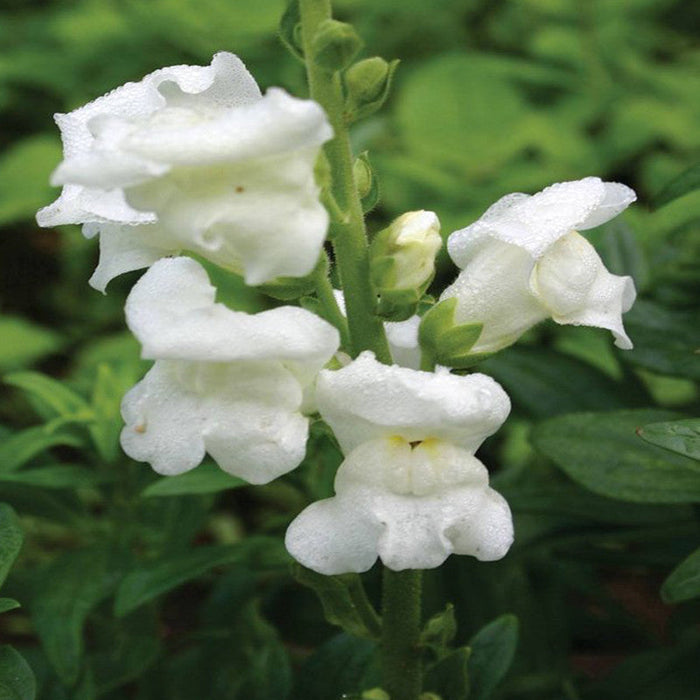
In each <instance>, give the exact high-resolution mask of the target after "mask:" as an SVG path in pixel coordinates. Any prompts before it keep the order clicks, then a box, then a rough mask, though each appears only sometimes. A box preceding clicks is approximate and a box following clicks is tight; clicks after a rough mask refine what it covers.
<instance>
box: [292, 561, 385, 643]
mask: <svg viewBox="0 0 700 700" xmlns="http://www.w3.org/2000/svg"><path fill="white" fill-rule="evenodd" d="M294 578H296V580H297V581H299V582H300V583H303V584H304V585H305V586H308V587H309V588H311V589H313V590H314V592H315V593H316V595H317V596H318V597H319V599H320V601H321V605H322V606H323V613H324V615H325V618H326V620H327V621H328V622H330V623H331V624H332V625H338V626H339V627H342V628H343V630H345V631H346V632H348V633H349V634H352V635H354V636H356V637H365V638H367V639H379V637H380V635H381V622H380V620H379V617H378V616H377V614H376V612H375V611H374V609H373V608H372V606H371V604H370V603H369V601H368V600H367V597H366V595H365V591H364V588H363V586H362V580H361V579H360V577H359V576H358V575H357V574H345V575H343V576H324V575H322V574H318V573H316V572H315V571H312V570H311V569H307V568H305V567H303V566H301V565H300V564H296V565H295V566H294Z"/></svg>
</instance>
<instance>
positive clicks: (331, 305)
mask: <svg viewBox="0 0 700 700" xmlns="http://www.w3.org/2000/svg"><path fill="white" fill-rule="evenodd" d="M325 267H326V266H325V265H324V266H323V267H318V268H317V269H316V273H315V274H316V296H317V297H318V300H319V302H320V303H321V306H322V307H323V313H324V316H325V319H326V320H327V321H329V322H330V323H332V324H333V325H334V326H335V327H336V328H337V329H338V331H339V332H340V345H341V347H342V348H349V347H350V332H349V330H348V321H347V319H346V318H345V316H344V315H343V312H342V311H341V310H340V307H339V306H338V302H337V301H336V300H335V295H334V294H333V285H332V284H331V281H330V280H329V279H328V274H327V273H326V269H325Z"/></svg>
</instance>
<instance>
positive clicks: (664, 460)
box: [533, 410, 700, 503]
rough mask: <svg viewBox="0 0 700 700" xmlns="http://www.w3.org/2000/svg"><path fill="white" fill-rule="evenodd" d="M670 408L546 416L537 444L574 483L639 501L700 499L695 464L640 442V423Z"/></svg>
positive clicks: (661, 416) (664, 417)
mask: <svg viewBox="0 0 700 700" xmlns="http://www.w3.org/2000/svg"><path fill="white" fill-rule="evenodd" d="M675 417H676V415H675V414H672V413H668V412H666V411H654V410H638V411H616V412H610V413H575V414H570V415H565V416H560V417H557V418H552V419H550V420H547V421H545V422H543V423H541V424H540V425H538V426H537V427H536V428H535V430H534V432H533V441H534V445H535V447H536V448H537V449H538V450H540V451H541V452H543V453H544V454H545V455H547V457H549V458H550V459H552V460H553V462H554V463H555V464H556V465H557V466H558V467H559V468H560V469H562V470H563V471H564V472H565V473H566V474H567V475H568V476H570V477H571V478H572V479H573V480H574V481H576V482H578V483H579V484H581V485H582V486H585V487H586V488H588V489H590V490H591V491H593V492H595V493H599V494H601V495H603V496H608V497H610V498H618V499H620V500H623V501H635V502H638V503H692V502H696V501H699V500H700V472H699V470H698V465H697V462H695V461H693V460H691V459H687V458H685V457H681V456H680V455H675V454H673V453H670V452H668V451H667V450H664V449H662V448H660V447H656V446H654V445H645V444H644V443H643V442H641V441H640V440H639V438H638V437H637V434H636V430H637V428H638V427H639V426H640V425H646V424H647V423H652V422H656V421H663V420H670V419H673V418H675Z"/></svg>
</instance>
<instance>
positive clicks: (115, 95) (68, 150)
mask: <svg viewBox="0 0 700 700" xmlns="http://www.w3.org/2000/svg"><path fill="white" fill-rule="evenodd" d="M194 95H196V100H197V103H198V104H200V105H201V104H203V103H206V104H207V105H209V106H210V108H217V107H218V108H230V107H237V106H242V105H247V104H250V103H251V102H254V101H256V100H259V99H260V90H259V88H258V86H257V84H256V83H255V80H254V79H253V77H252V76H251V75H250V73H249V72H248V71H247V70H246V68H245V66H244V65H243V63H242V62H241V60H240V59H239V58H238V57H237V56H234V55H233V54H230V53H218V54H216V55H215V56H214V58H213V59H212V62H211V65H210V66H171V67H169V68H162V69H160V70H157V71H155V72H153V73H150V74H149V75H147V76H146V77H145V78H143V79H142V80H141V81H139V82H136V83H126V85H123V86H122V87H120V88H117V89H116V90H113V91H111V92H109V93H107V94H106V95H104V96H102V97H99V98H98V99H96V100H93V101H92V102H90V103H88V104H87V105H84V106H83V107H80V108H79V109H76V110H74V111H73V112H70V113H68V114H56V115H55V120H56V123H57V124H58V126H59V128H60V130H61V138H62V140H63V151H64V161H63V163H62V164H61V165H60V166H59V169H58V170H57V173H58V175H57V178H54V181H57V180H60V181H61V182H67V179H66V177H63V176H60V173H61V172H62V171H64V172H67V171H68V170H75V169H74V168H72V166H71V165H70V163H71V161H73V160H74V159H75V160H77V161H81V160H82V159H84V158H85V157H86V156H87V154H89V152H90V151H91V150H92V149H93V147H94V145H95V141H96V137H95V133H94V132H93V129H94V126H93V122H94V121H95V120H96V119H98V120H99V118H103V117H104V115H108V116H111V117H112V118H114V117H118V118H121V119H123V120H139V119H145V118H147V117H148V116H150V115H151V114H152V113H153V112H155V111H156V110H158V109H161V108H163V107H164V106H166V104H168V103H169V102H170V103H171V104H174V105H180V104H185V105H187V104H189V103H190V102H191V100H192V96H194ZM114 157H116V156H115V154H113V155H112V159H114ZM77 170H78V171H79V168H78V169H77ZM97 174H98V175H99V173H97ZM37 219H38V222H39V225H40V226H57V225H60V224H67V223H73V224H79V223H87V222H91V221H111V222H113V223H124V224H126V223H145V222H147V221H151V220H153V216H152V215H151V214H149V213H148V212H138V211H136V210H135V209H133V208H131V207H129V206H128V205H127V204H126V202H125V201H124V197H123V193H122V192H120V191H105V190H104V189H100V188H97V187H96V186H95V183H94V182H91V183H89V184H88V185H87V186H86V185H83V184H70V183H69V184H66V185H65V186H64V189H63V193H62V195H61V197H59V199H58V200H57V201H56V202H54V203H53V204H52V205H49V206H48V207H45V208H44V209H43V210H41V212H39V214H38V217H37Z"/></svg>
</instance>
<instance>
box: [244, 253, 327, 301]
mask: <svg viewBox="0 0 700 700" xmlns="http://www.w3.org/2000/svg"><path fill="white" fill-rule="evenodd" d="M329 270H330V263H329V262H328V256H327V255H326V254H325V253H322V254H321V255H320V256H319V258H318V262H317V263H316V267H314V269H313V270H312V271H311V272H310V273H309V274H308V275H306V276H305V277H275V279H273V280H271V281H270V282H266V283H265V284H261V285H259V286H258V287H257V289H258V290H259V291H261V292H262V293H263V294H266V295H267V296H269V297H272V298H273V299H279V300H280V301H292V300H294V299H300V298H301V297H306V296H308V295H309V294H312V293H313V291H314V290H315V289H316V280H317V276H318V275H319V274H320V275H324V276H328V272H329Z"/></svg>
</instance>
